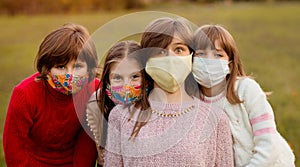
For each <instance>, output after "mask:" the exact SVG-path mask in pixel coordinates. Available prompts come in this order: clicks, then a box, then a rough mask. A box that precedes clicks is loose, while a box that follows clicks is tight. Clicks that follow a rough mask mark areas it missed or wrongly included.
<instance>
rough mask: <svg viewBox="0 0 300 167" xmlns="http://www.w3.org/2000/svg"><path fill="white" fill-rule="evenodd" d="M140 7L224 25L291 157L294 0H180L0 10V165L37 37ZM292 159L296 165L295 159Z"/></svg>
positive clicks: (299, 69)
mask: <svg viewBox="0 0 300 167" xmlns="http://www.w3.org/2000/svg"><path fill="white" fill-rule="evenodd" d="M4 1H5V0H0V4H3V2H4ZM39 1H41V0H35V1H34V2H39ZM60 1H61V2H64V3H71V1H68V0H60ZM88 1H94V0H88ZM18 2H20V3H21V2H22V0H20V1H18ZM28 2H29V1H28ZM73 2H74V3H75V2H76V3H81V2H80V1H72V3H73ZM99 3H100V0H99ZM99 5H100V4H99ZM81 6H82V5H81ZM68 9H69V8H68ZM143 10H155V11H165V12H170V13H174V14H178V15H180V16H183V17H185V18H187V19H189V20H190V21H192V22H193V23H195V24H197V25H202V24H206V23H213V24H221V25H223V26H225V27H226V28H227V29H228V30H229V31H230V32H231V33H232V35H233V36H234V38H235V39H236V42H237V44H238V47H239V50H240V53H241V57H242V60H243V63H244V66H245V68H246V72H247V73H248V74H252V76H254V77H255V79H256V80H257V81H258V82H259V83H260V84H261V86H262V88H263V89H264V90H265V91H272V92H273V94H272V95H271V96H270V97H269V100H270V103H271V105H272V106H273V109H274V112H275V118H276V123H277V128H278V131H279V132H280V133H281V134H282V135H283V136H284V137H285V138H286V139H287V141H288V142H289V144H290V145H291V147H292V148H293V149H294V152H295V154H296V157H297V158H298V157H300V143H299V141H300V124H299V122H300V112H299V110H300V88H299V83H300V78H299V77H300V75H299V74H300V66H299V63H298V62H300V47H299V43H300V36H299V33H298V31H299V29H300V22H299V20H300V3H299V2H271V3H269V2H267V3H265V2H256V3H253V2H251V3H250V2H242V3H240V2H239V3H223V2H218V3H209V4H203V3H202V2H199V1H198V2H193V3H191V2H187V1H184V2H177V3H173V2H164V3H160V2H155V3H150V4H148V5H147V6H143V8H138V9H131V10H124V9H118V10H114V11H106V10H96V9H95V10H89V11H88V12H82V13H81V14H79V13H76V12H75V11H77V9H76V10H74V12H75V13H73V12H71V14H70V13H68V14H63V13H59V12H58V13H57V14H40V15H24V14H18V12H16V13H14V16H7V15H0V32H1V33H0V133H1V138H0V143H1V145H0V166H5V162H4V157H3V150H2V132H3V123H4V120H5V116H6V111H7V105H8V102H9V98H10V95H11V91H12V89H13V87H14V86H15V85H16V84H18V83H19V82H20V81H21V80H22V79H24V78H25V77H27V76H29V75H30V74H32V73H33V72H34V71H35V69H34V65H33V61H34V58H35V55H36V53H37V50H38V46H39V44H40V42H41V41H42V39H43V38H44V37H45V36H46V35H47V34H48V33H49V32H50V31H51V30H53V29H55V28H57V27H58V26H60V25H62V24H64V23H67V22H74V23H79V24H82V25H84V26H86V27H87V28H88V29H89V31H90V32H91V34H92V33H93V32H94V31H96V30H97V29H98V28H99V27H100V26H101V25H103V24H105V23H107V22H109V21H111V20H112V19H114V18H116V17H119V16H122V15H125V14H128V13H132V12H137V11H143ZM111 35H114V34H111ZM296 162H297V166H300V162H299V161H298V160H297V161H296Z"/></svg>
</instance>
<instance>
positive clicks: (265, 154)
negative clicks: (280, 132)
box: [241, 78, 278, 167]
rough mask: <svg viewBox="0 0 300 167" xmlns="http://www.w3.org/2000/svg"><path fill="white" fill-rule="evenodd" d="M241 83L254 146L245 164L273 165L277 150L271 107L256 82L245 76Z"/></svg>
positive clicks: (253, 166)
mask: <svg viewBox="0 0 300 167" xmlns="http://www.w3.org/2000/svg"><path fill="white" fill-rule="evenodd" d="M243 82H244V84H243ZM241 84H242V87H243V88H244V90H243V97H244V99H243V100H244V104H245V108H246V111H247V112H248V115H249V122H250V124H251V127H252V132H253V141H254V148H253V150H251V151H252V153H253V156H252V158H251V159H250V161H249V163H248V165H246V166H247V167H257V166H273V165H272V164H274V162H275V161H276V157H277V154H278V152H277V151H276V150H275V149H276V147H275V146H276V143H275V141H276V140H275V139H276V135H277V130H276V124H275V120H274V113H273V110H272V107H271V105H270V104H269V102H268V101H267V98H266V95H265V93H264V92H263V90H262V89H261V87H260V86H259V85H258V83H257V82H255V81H254V80H252V79H249V78H247V79H245V81H242V83H241Z"/></svg>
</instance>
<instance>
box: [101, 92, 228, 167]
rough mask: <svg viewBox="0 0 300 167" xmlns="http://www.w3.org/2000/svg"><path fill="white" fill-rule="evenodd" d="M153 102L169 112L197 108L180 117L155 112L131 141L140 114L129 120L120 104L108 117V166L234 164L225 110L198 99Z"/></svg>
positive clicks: (207, 165)
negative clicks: (176, 101)
mask: <svg viewBox="0 0 300 167" xmlns="http://www.w3.org/2000/svg"><path fill="white" fill-rule="evenodd" d="M150 104H151V107H152V109H155V110H156V111H160V112H162V113H166V114H170V113H171V114H174V113H178V111H182V110H185V109H186V108H189V107H190V106H194V108H193V109H192V110H190V111H189V112H187V113H185V114H182V115H180V116H178V117H161V116H159V115H157V114H155V113H153V114H152V115H151V118H150V121H149V122H148V123H147V124H146V125H145V126H144V127H142V129H141V131H140V132H139V135H138V136H137V137H136V138H135V139H130V140H129V137H130V134H131V132H132V129H133V126H134V123H135V121H136V118H137V115H134V116H133V119H132V120H130V121H128V118H129V110H128V108H124V107H123V106H121V105H117V106H116V107H114V108H113V110H112V111H111V113H110V116H109V128H108V139H107V145H106V146H107V147H106V150H107V151H106V152H105V160H104V163H105V166H114V167H117V166H128V167H129V166H143V167H147V166H170V167H176V166H178V167H179V166H180V167H181V166H203V167H213V166H222V167H224V166H226V167H230V166H233V149H232V138H231V132H230V127H229V121H228V118H227V116H226V114H225V113H224V112H223V111H220V110H218V109H216V108H212V107H211V106H209V105H206V104H205V103H202V102H200V101H199V100H198V99H196V98H195V100H193V101H191V102H187V103H182V104H164V103H161V102H154V101H150ZM131 110H132V108H131ZM136 113H137V112H136Z"/></svg>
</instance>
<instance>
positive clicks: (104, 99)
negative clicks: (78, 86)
mask: <svg viewBox="0 0 300 167" xmlns="http://www.w3.org/2000/svg"><path fill="white" fill-rule="evenodd" d="M140 49H141V47H140V45H139V44H138V43H137V42H135V41H121V42H118V43H116V44H115V45H114V46H112V47H111V48H110V50H109V51H108V53H107V55H106V58H105V61H104V68H103V71H102V75H101V83H100V84H99V85H98V88H97V90H99V92H96V99H97V103H98V106H99V109H100V112H101V114H103V116H104V118H105V119H106V120H108V117H109V113H110V111H111V110H112V108H113V107H114V106H115V103H114V102H113V101H112V100H111V99H110V98H109V97H108V95H107V94H106V88H107V86H108V85H109V84H110V82H109V74H110V70H111V67H112V65H113V64H115V63H119V62H121V61H122V60H123V59H126V58H129V59H135V60H136V61H137V62H139V60H138V54H139V52H138V51H139V50H140ZM141 69H142V66H141ZM145 73H146V72H145V70H144V69H142V70H141V75H142V76H141V77H142V83H141V90H142V91H141V96H142V97H141V98H140V99H139V100H138V101H137V102H135V103H134V104H133V105H134V107H135V108H141V109H142V110H144V109H145V108H149V106H150V104H149V102H148V101H145V100H142V99H147V96H148V95H147V92H146V86H147V85H148V83H147V81H146V77H145ZM127 106H128V105H124V107H127ZM128 108H129V109H130V106H128ZM133 112H134V111H132V112H131V113H133ZM132 115H133V114H132ZM103 122H104V124H103V134H102V136H101V140H102V144H105V140H106V137H105V134H106V130H107V129H106V128H107V127H106V126H105V121H104V120H103ZM106 122H107V121H106Z"/></svg>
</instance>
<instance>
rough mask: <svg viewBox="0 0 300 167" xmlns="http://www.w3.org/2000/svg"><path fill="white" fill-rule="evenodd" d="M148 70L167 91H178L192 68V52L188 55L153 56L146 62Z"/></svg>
mask: <svg viewBox="0 0 300 167" xmlns="http://www.w3.org/2000/svg"><path fill="white" fill-rule="evenodd" d="M145 70H146V72H147V73H148V74H149V75H150V76H151V78H152V79H153V80H154V81H155V83H156V84H157V85H158V86H160V87H161V88H162V89H164V90H165V91H167V92H170V93H174V92H176V91H177V90H178V89H179V88H180V87H181V85H182V84H183V83H184V81H185V79H186V77H187V76H188V75H189V73H190V72H191V70H192V54H190V55H188V56H165V57H152V58H150V59H149V60H148V61H147V63H146V68H145Z"/></svg>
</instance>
